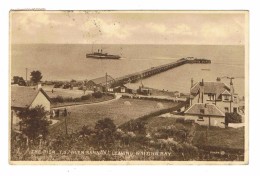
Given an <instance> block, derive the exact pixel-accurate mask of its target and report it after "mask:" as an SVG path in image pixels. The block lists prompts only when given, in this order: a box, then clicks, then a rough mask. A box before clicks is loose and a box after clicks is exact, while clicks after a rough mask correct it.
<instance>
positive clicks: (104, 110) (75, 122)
mask: <svg viewBox="0 0 260 176" xmlns="http://www.w3.org/2000/svg"><path fill="white" fill-rule="evenodd" d="M129 103H130V105H129ZM160 103H161V104H162V105H160V106H158V102H157V101H150V100H136V99H119V100H115V101H113V102H109V103H102V104H92V105H84V106H78V107H68V108H67V110H68V111H69V112H71V115H70V116H69V117H68V120H67V121H68V131H69V132H70V133H71V132H73V131H74V132H75V131H79V130H81V128H82V126H83V125H89V126H94V125H95V123H96V122H97V121H98V120H100V119H103V118H111V119H112V120H114V123H115V124H116V125H120V124H123V123H125V122H127V121H129V120H131V119H136V118H138V117H140V116H143V115H146V114H149V113H151V112H155V111H158V110H161V109H166V108H170V107H174V106H176V105H178V103H174V102H160ZM54 126H55V127H53V128H51V129H50V134H51V135H57V134H64V132H65V125H64V123H61V124H60V125H54Z"/></svg>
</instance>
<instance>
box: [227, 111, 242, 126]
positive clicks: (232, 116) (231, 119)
mask: <svg viewBox="0 0 260 176" xmlns="http://www.w3.org/2000/svg"><path fill="white" fill-rule="evenodd" d="M225 121H226V124H228V123H241V122H242V116H241V115H239V114H238V113H226V118H225Z"/></svg>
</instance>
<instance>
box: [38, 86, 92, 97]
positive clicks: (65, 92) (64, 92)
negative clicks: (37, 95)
mask: <svg viewBox="0 0 260 176" xmlns="http://www.w3.org/2000/svg"><path fill="white" fill-rule="evenodd" d="M42 88H43V90H44V91H45V92H46V93H47V95H48V96H49V97H50V98H54V97H57V96H62V97H67V98H68V97H72V98H78V97H81V96H82V95H84V94H83V91H82V90H77V89H76V88H74V89H73V90H70V89H62V88H53V86H43V87H42ZM52 89H53V93H52ZM89 93H92V92H91V91H86V94H85V95H87V94H89Z"/></svg>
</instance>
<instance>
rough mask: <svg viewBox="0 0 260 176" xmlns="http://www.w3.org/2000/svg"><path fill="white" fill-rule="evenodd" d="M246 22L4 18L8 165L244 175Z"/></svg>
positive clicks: (174, 17) (44, 14)
mask: <svg viewBox="0 0 260 176" xmlns="http://www.w3.org/2000/svg"><path fill="white" fill-rule="evenodd" d="M248 18H249V13H248V11H22V10H13V11H10V76H9V79H10V88H9V90H10V94H9V106H10V110H9V112H10V113H9V114H10V116H9V122H10V123H9V137H10V140H9V160H10V164H97V165H99V164H248V128H249V126H248V121H249V119H248V118H249V116H248V95H249V92H248V62H249V58H248Z"/></svg>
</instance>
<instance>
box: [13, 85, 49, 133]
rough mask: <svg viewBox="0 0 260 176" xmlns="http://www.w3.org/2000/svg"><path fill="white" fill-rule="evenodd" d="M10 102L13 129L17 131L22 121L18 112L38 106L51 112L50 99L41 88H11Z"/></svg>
mask: <svg viewBox="0 0 260 176" xmlns="http://www.w3.org/2000/svg"><path fill="white" fill-rule="evenodd" d="M10 101H11V120H12V128H14V129H16V130H19V128H20V126H19V122H20V121H21V120H20V119H19V117H18V116H17V113H18V112H21V111H23V110H25V109H27V108H34V107H36V106H38V105H41V106H43V107H44V109H45V110H46V111H48V112H50V106H51V101H50V98H49V96H48V95H47V94H46V93H45V92H44V90H43V89H42V88H40V87H38V88H32V87H24V86H11V100H10Z"/></svg>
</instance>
